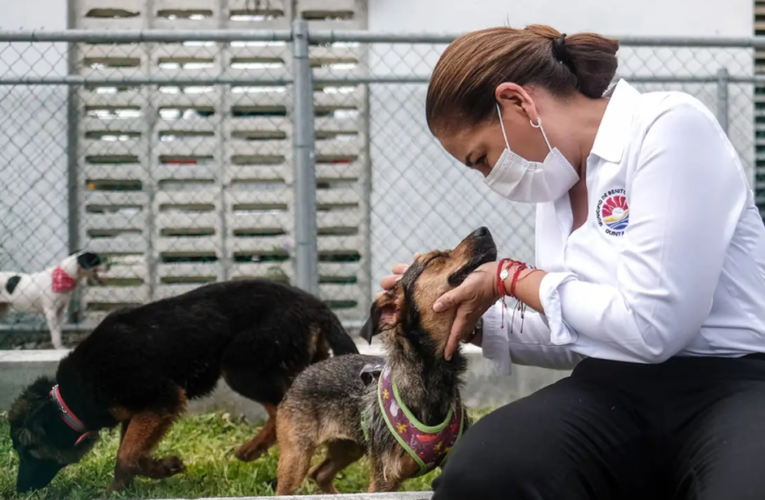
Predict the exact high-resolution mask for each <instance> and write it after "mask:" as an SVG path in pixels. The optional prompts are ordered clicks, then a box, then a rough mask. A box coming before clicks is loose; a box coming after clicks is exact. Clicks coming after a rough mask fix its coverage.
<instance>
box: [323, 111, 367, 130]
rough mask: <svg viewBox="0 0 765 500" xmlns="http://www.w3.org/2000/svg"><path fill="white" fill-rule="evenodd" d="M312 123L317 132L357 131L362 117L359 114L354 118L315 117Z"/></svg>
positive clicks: (360, 125)
mask: <svg viewBox="0 0 765 500" xmlns="http://www.w3.org/2000/svg"><path fill="white" fill-rule="evenodd" d="M313 124H314V127H315V128H316V130H317V132H335V133H343V132H358V131H359V129H360V128H361V127H362V119H361V115H359V116H358V117H355V118H334V117H316V119H315V120H314V122H313Z"/></svg>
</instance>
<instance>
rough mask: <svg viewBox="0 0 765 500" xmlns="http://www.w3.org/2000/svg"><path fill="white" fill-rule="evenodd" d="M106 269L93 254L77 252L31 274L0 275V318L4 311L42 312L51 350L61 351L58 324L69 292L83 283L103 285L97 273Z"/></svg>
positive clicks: (4, 273)
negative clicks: (56, 263) (52, 265)
mask: <svg viewBox="0 0 765 500" xmlns="http://www.w3.org/2000/svg"><path fill="white" fill-rule="evenodd" d="M108 269H109V267H108V265H107V264H106V262H105V261H104V259H103V258H102V257H101V256H100V255H98V254H97V253H93V252H77V253H74V254H72V255H70V256H68V257H67V258H65V259H64V260H63V261H61V263H59V264H58V265H57V266H55V267H50V268H48V269H46V270H44V271H40V272H38V273H32V274H22V273H14V272H0V315H3V314H5V313H6V312H7V311H8V309H10V308H13V309H14V310H16V311H20V312H27V313H43V314H45V320H46V322H47V323H48V329H49V330H50V338H51V342H52V343H53V347H54V348H55V349H62V348H63V347H64V344H63V342H62V339H61V325H62V324H63V322H64V312H65V311H66V308H67V306H69V302H70V301H71V300H72V293H73V292H74V290H75V289H76V288H77V286H78V285H79V284H80V283H81V282H82V281H85V280H88V279H90V280H96V281H98V282H99V283H101V284H103V280H102V279H101V277H100V275H99V273H105V272H106V271H107V270H108Z"/></svg>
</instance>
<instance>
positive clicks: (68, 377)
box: [8, 279, 358, 492]
mask: <svg viewBox="0 0 765 500" xmlns="http://www.w3.org/2000/svg"><path fill="white" fill-rule="evenodd" d="M330 349H331V350H332V352H333V354H334V355H335V356H340V355H343V354H357V353H358V348H357V347H356V344H355V343H354V341H353V339H352V338H351V337H350V336H349V335H348V333H347V332H346V331H345V329H344V328H343V326H342V325H341V323H340V321H339V319H338V318H337V316H336V315H335V314H334V313H333V312H332V311H331V310H330V309H329V308H328V307H327V305H325V304H324V303H323V302H321V301H320V300H319V299H318V298H316V297H314V296H313V295H311V294H309V293H307V292H304V291H301V290H299V289H297V288H294V287H292V286H290V285H287V284H283V283H279V282H275V281H269V280H260V279H257V280H241V281H228V282H221V283H213V284H210V285H205V286H202V287H199V288H197V289H195V290H192V291H190V292H187V293H184V294H181V295H178V296H175V297H171V298H166V299H162V300H158V301H155V302H151V303H148V304H144V305H140V306H131V307H127V308H123V309H118V310H115V311H112V312H111V313H109V314H108V315H107V316H106V317H105V318H104V319H103V320H102V322H101V323H100V324H99V325H98V326H97V327H96V328H95V329H94V330H93V332H92V333H91V334H90V335H89V336H88V337H87V338H85V339H84V340H83V341H82V342H81V343H80V344H79V345H78V346H77V347H76V348H75V349H74V350H73V351H72V352H71V353H70V354H69V355H68V356H67V357H65V358H64V359H62V360H61V363H60V364H59V366H58V369H57V371H56V377H55V379H53V378H49V377H42V378H40V379H38V380H37V381H35V382H34V383H33V384H31V385H30V386H29V387H27V388H26V389H25V390H24V391H23V392H22V394H21V395H20V396H19V397H18V399H17V400H16V401H15V402H14V403H13V405H12V407H11V410H10V412H9V416H8V419H9V422H10V427H11V438H12V441H13V447H14V449H15V450H16V451H17V453H18V455H19V471H18V476H17V483H16V487H17V490H18V491H19V492H24V491H30V490H36V489H39V488H43V487H45V486H47V485H48V484H49V483H50V482H51V481H52V480H53V478H54V476H55V475H56V474H57V473H58V471H59V470H60V469H62V468H63V467H65V466H67V465H69V464H73V463H76V462H78V461H79V460H80V459H81V458H82V457H83V456H84V455H85V454H86V453H87V452H88V451H89V450H91V449H92V448H93V445H94V444H95V442H96V440H97V439H98V431H100V430H101V429H107V428H113V427H116V426H117V424H121V436H120V445H119V450H118V452H117V461H116V466H115V469H114V478H113V481H112V483H111V486H110V487H109V490H108V491H109V492H112V491H120V490H123V489H124V488H126V487H128V486H129V485H130V484H131V482H132V480H133V478H134V477H135V476H137V475H140V476H144V477H149V478H153V479H160V478H165V477H169V476H172V475H175V474H177V473H179V472H182V471H183V470H184V466H183V463H182V461H181V459H180V458H178V457H173V456H171V457H165V458H160V459H156V458H153V457H152V456H151V453H152V451H153V450H154V449H155V447H156V446H157V444H158V443H159V442H160V440H161V439H162V438H163V436H164V435H165V434H166V433H167V431H168V429H170V427H171V426H172V425H173V423H174V422H175V421H176V420H177V419H178V417H179V416H180V415H181V413H182V412H183V411H184V408H185V406H186V402H187V400H190V399H195V398H201V397H203V396H206V395H208V394H210V393H211V392H212V391H213V390H214V389H215V386H216V384H217V382H218V379H219V378H221V377H222V378H223V379H224V380H225V381H226V383H227V384H228V386H229V387H231V389H233V390H234V391H235V392H237V393H239V394H241V395H242V396H244V397H246V398H249V399H251V400H254V401H256V402H258V403H260V404H262V405H263V406H264V407H265V409H266V411H267V412H268V415H269V416H268V420H267V422H266V424H265V426H264V427H263V428H262V429H261V431H260V432H259V433H258V435H257V436H255V437H254V438H253V439H252V440H251V441H249V442H248V443H245V444H244V445H242V447H241V448H239V450H238V451H237V452H236V455H237V458H239V459H240V460H242V461H251V460H255V459H256V458H258V457H259V456H260V455H261V454H263V453H265V452H266V451H267V450H268V449H269V448H270V447H271V446H272V445H273V444H275V441H276V434H275V421H274V417H275V413H276V407H277V405H278V404H279V402H280V401H281V399H282V397H283V395H284V392H285V391H286V390H287V388H288V387H289V386H290V384H291V383H292V380H293V379H294V378H295V376H296V375H297V374H298V373H299V372H300V371H302V370H303V369H305V368H306V367H307V366H308V365H310V364H311V363H315V362H318V361H321V360H324V359H326V358H328V357H329V351H330Z"/></svg>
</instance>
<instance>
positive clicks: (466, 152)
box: [436, 84, 550, 177]
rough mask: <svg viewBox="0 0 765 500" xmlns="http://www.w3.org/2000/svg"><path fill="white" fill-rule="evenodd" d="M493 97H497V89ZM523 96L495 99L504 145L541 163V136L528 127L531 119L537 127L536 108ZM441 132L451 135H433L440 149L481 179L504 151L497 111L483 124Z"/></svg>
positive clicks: (543, 148)
mask: <svg viewBox="0 0 765 500" xmlns="http://www.w3.org/2000/svg"><path fill="white" fill-rule="evenodd" d="M503 85H507V84H503ZM516 87H517V86H516ZM497 94H498V96H499V95H500V94H501V92H500V89H499V88H498V92H497ZM523 94H524V95H522V96H521V95H517V94H509V93H504V97H505V98H502V97H500V98H499V99H498V101H499V102H500V103H501V106H502V108H501V109H502V119H503V120H504V124H505V132H506V133H507V141H508V143H509V145H510V149H511V150H512V151H513V152H514V153H517V154H519V155H520V156H522V157H523V158H525V159H527V160H529V161H539V162H541V161H544V159H545V157H546V156H547V154H548V153H549V152H550V150H549V148H548V147H547V143H546V142H545V140H544V137H543V136H542V132H541V131H540V130H539V129H538V128H534V127H532V126H531V120H532V118H531V117H532V116H533V120H534V123H537V120H538V117H539V115H538V114H537V107H536V106H535V104H534V103H533V102H532V101H531V100H530V98H529V95H528V94H527V93H525V92H524V93H523ZM537 100H540V99H537ZM445 128H447V129H454V130H455V131H454V132H450V133H441V134H437V135H436V137H437V138H438V140H439V141H440V142H441V145H442V146H443V147H444V149H446V151H448V152H449V154H450V155H452V156H453V157H455V158H456V159H457V160H459V161H460V162H462V163H464V164H465V165H466V166H467V167H469V168H472V169H474V170H477V171H479V172H481V174H482V175H483V176H484V177H486V176H488V175H489V172H491V169H492V168H493V167H494V165H496V164H497V160H499V157H500V156H501V155H502V152H503V151H504V150H505V138H504V136H503V135H502V128H501V127H500V125H499V116H498V111H495V112H494V115H493V116H491V117H490V118H489V120H487V121H486V122H484V123H481V124H479V125H476V126H473V127H464V128H458V127H454V126H448V127H445Z"/></svg>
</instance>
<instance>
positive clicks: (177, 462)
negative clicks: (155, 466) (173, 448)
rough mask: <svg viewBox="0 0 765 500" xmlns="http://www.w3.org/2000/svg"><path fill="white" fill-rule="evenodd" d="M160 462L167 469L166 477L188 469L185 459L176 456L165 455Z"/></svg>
mask: <svg viewBox="0 0 765 500" xmlns="http://www.w3.org/2000/svg"><path fill="white" fill-rule="evenodd" d="M160 463H161V464H162V468H163V469H164V470H165V474H166V475H165V477H170V476H174V475H176V474H180V473H181V472H184V471H185V470H186V466H185V465H183V460H181V459H180V458H179V457H176V456H170V457H164V458H162V459H161V460H160Z"/></svg>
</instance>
